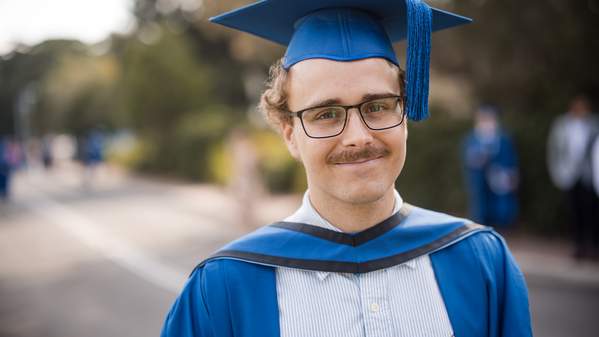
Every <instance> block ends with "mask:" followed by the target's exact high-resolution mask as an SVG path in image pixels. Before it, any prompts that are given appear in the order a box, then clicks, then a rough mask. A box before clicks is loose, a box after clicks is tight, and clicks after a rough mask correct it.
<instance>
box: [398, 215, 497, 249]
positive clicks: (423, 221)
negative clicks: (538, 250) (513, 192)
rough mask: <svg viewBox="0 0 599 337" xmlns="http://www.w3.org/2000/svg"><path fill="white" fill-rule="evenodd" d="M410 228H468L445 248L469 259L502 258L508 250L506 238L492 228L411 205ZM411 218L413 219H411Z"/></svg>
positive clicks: (408, 223)
mask: <svg viewBox="0 0 599 337" xmlns="http://www.w3.org/2000/svg"><path fill="white" fill-rule="evenodd" d="M410 208H411V209H410V217H409V218H408V219H409V220H410V221H407V223H406V224H407V225H408V226H417V225H430V226H446V225H448V224H456V223H461V224H463V225H464V226H466V227H468V228H469V230H468V231H467V234H466V235H464V236H463V237H460V238H459V240H456V241H455V242H452V243H451V244H449V245H447V246H446V247H444V248H449V247H453V246H455V247H453V248H454V250H459V251H460V252H462V253H463V254H466V255H467V256H469V257H476V258H480V259H485V260H494V259H497V258H501V257H502V255H503V254H504V253H505V252H506V251H507V250H508V249H507V245H506V243H505V240H504V238H503V237H502V236H501V235H500V234H499V233H497V232H495V231H494V230H493V229H492V228H491V227H487V226H483V225H479V224H477V223H475V222H473V221H472V220H469V219H467V218H461V217H457V216H453V215H449V214H446V213H442V212H437V211H432V210H429V209H425V208H421V207H416V206H411V205H410ZM410 218H411V219H410Z"/></svg>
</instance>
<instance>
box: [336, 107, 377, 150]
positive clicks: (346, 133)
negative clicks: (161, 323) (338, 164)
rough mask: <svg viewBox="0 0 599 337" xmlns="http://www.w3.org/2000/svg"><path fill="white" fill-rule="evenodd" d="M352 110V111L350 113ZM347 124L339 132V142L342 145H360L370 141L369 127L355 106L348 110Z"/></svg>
mask: <svg viewBox="0 0 599 337" xmlns="http://www.w3.org/2000/svg"><path fill="white" fill-rule="evenodd" d="M352 111H353V112H354V113H352ZM347 113H348V116H347V124H346V125H345V130H343V133H342V134H341V143H342V144H343V145H344V146H356V147H362V146H364V145H366V144H369V143H371V142H372V140H373V138H372V134H371V133H370V129H369V128H368V127H367V126H366V125H365V124H364V121H363V120H362V118H361V117H360V113H359V112H358V109H357V108H352V109H350V110H349V111H348V112H347Z"/></svg>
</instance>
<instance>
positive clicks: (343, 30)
mask: <svg viewBox="0 0 599 337" xmlns="http://www.w3.org/2000/svg"><path fill="white" fill-rule="evenodd" d="M210 21H212V22H215V23H219V24H222V25H224V26H227V27H230V28H234V29H238V30H241V31H244V32H247V33H250V34H254V35H256V36H259V37H262V38H264V39H267V40H270V41H273V42H276V43H280V44H282V45H285V46H287V52H286V54H285V57H284V59H283V67H284V68H285V69H289V68H290V67H292V66H293V65H294V64H296V63H297V62H300V61H303V60H306V59H312V58H325V59H331V60H335V61H354V60H360V59H365V58H371V57H380V58H384V59H387V60H389V61H390V62H392V63H394V64H396V65H398V66H399V61H398V60H397V58H396V56H395V53H394V51H393V46H392V42H397V41H401V40H403V39H406V38H407V39H408V48H407V62H406V70H407V86H406V87H407V114H408V117H409V118H410V119H412V120H416V121H419V120H423V119H426V118H427V117H428V92H429V89H428V82H429V63H430V62H429V59H430V49H431V38H430V35H431V32H432V31H436V30H441V29H445V28H450V27H454V26H457V25H461V24H465V23H469V22H471V20H470V19H469V18H465V17H462V16H459V15H456V14H453V13H449V12H445V11H442V10H438V9H435V8H431V7H429V6H428V5H427V4H425V3H424V2H423V1H421V0H302V1H282V0H264V1H259V2H256V3H253V4H250V5H248V6H245V7H242V8H239V9H236V10H233V11H230V12H227V13H224V14H221V15H218V16H216V17H213V18H211V19H210Z"/></svg>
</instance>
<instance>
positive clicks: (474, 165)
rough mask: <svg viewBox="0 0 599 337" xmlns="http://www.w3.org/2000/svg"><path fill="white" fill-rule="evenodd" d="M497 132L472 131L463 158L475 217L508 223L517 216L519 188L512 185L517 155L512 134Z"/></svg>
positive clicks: (480, 221) (472, 211)
mask: <svg viewBox="0 0 599 337" xmlns="http://www.w3.org/2000/svg"><path fill="white" fill-rule="evenodd" d="M497 132H498V134H497V136H496V137H494V138H492V139H488V140H485V139H483V138H481V137H480V136H478V135H477V134H476V133H475V132H472V133H471V134H469V135H468V136H467V137H466V139H465V141H464V145H463V158H464V166H465V173H466V182H467V187H468V195H469V204H470V213H471V216H472V218H473V219H474V221H476V222H478V223H481V224H483V225H487V226H491V225H497V226H508V225H510V224H512V223H513V222H514V221H515V220H516V218H517V216H518V199H517V188H516V186H515V185H514V186H510V185H511V183H510V182H512V180H514V179H515V180H517V179H518V178H517V175H518V159H517V155H516V149H515V147H514V145H513V143H512V141H511V138H510V137H509V135H508V134H507V133H505V132H504V131H502V130H498V131H497ZM513 184H516V183H513Z"/></svg>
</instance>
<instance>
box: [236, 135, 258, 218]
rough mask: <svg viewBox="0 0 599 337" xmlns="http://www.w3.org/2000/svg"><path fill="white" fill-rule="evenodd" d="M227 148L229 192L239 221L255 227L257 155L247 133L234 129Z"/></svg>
mask: <svg viewBox="0 0 599 337" xmlns="http://www.w3.org/2000/svg"><path fill="white" fill-rule="evenodd" d="M229 148H230V151H231V155H232V164H233V165H232V179H231V184H230V186H229V187H230V188H231V192H232V193H233V196H234V197H235V199H236V200H237V206H238V209H239V212H238V214H239V219H238V220H239V221H240V223H243V224H244V225H245V226H247V227H250V228H251V227H254V226H256V219H255V206H256V205H255V203H254V200H255V199H256V197H257V196H259V195H260V193H261V192H262V191H261V186H260V178H259V172H258V155H257V153H256V150H255V147H254V144H253V143H252V140H251V138H250V136H249V134H248V132H247V131H246V130H244V129H242V128H236V129H234V130H233V132H232V133H231V137H230V140H229Z"/></svg>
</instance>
